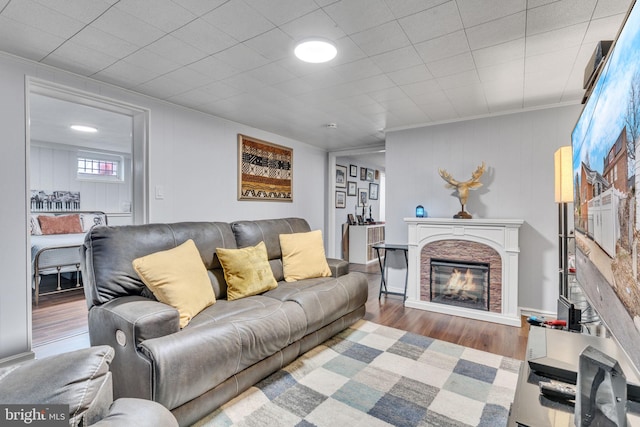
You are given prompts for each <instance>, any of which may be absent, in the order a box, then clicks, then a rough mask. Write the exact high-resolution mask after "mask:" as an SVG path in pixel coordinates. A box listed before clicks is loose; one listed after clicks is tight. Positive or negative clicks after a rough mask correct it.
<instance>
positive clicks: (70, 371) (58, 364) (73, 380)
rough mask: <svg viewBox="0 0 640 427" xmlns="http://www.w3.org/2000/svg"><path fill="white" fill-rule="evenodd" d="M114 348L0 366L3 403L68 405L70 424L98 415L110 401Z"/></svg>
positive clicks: (96, 349)
mask: <svg viewBox="0 0 640 427" xmlns="http://www.w3.org/2000/svg"><path fill="white" fill-rule="evenodd" d="M113 357H114V351H113V349H112V348H110V347H107V346H98V347H90V348H84V349H81V350H75V351H71V352H68V353H62V354H58V355H55V356H51V357H46V358H43V359H36V360H30V361H27V362H24V363H20V364H16V365H9V366H7V367H5V368H2V369H0V402H2V403H3V404H12V403H13V404H65V405H69V421H70V424H71V425H77V424H81V422H82V420H84V419H85V417H86V418H87V419H89V418H91V419H95V418H96V417H100V415H101V414H102V413H104V412H105V411H106V408H108V407H109V405H110V404H111V402H112V393H111V373H110V372H109V363H110V362H111V361H112V359H113Z"/></svg>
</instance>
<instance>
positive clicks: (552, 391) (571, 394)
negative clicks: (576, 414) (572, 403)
mask: <svg viewBox="0 0 640 427" xmlns="http://www.w3.org/2000/svg"><path fill="white" fill-rule="evenodd" d="M539 384H540V393H542V394H544V395H545V396H548V397H554V398H556V399H563V400H575V398H576V386H574V385H573V384H567V383H561V382H547V381H540V383H539Z"/></svg>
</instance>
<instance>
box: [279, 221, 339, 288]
mask: <svg viewBox="0 0 640 427" xmlns="http://www.w3.org/2000/svg"><path fill="white" fill-rule="evenodd" d="M280 248H281V249H282V268H283V270H284V280H285V281H287V282H295V281H296V280H301V279H311V278H313V277H329V276H331V269H330V268H329V264H327V258H326V256H325V254H324V244H323V243H322V232H321V231H320V230H315V231H309V232H308V233H293V234H281V235H280Z"/></svg>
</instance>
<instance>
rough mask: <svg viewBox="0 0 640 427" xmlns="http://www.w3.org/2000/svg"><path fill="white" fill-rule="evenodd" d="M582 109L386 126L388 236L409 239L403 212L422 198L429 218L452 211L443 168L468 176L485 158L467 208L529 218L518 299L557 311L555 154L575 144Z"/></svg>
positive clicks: (482, 214)
mask: <svg viewBox="0 0 640 427" xmlns="http://www.w3.org/2000/svg"><path fill="white" fill-rule="evenodd" d="M581 108H582V107H581V106H580V105H572V106H566V107H558V108H553V109H546V110H537V111H531V112H526V113H518V114H510V115H504V116H499V117H493V118H485V119H477V120H469V121H465V122H457V123H450V124H443V125H438V126H430V127H423V128H419V129H410V130H401V131H396V132H389V133H387V141H386V165H385V166H386V172H387V174H386V176H387V183H386V184H387V230H386V231H387V241H388V242H390V243H400V242H406V241H407V226H406V224H405V223H404V221H403V218H405V217H411V216H414V215H415V207H416V206H417V205H419V204H421V205H423V206H424V207H425V209H426V210H427V211H428V213H429V216H430V217H440V218H450V217H451V216H452V215H453V214H455V213H456V212H458V211H459V210H460V204H459V202H458V199H457V197H454V196H452V191H453V190H450V189H447V188H445V182H444V181H443V180H442V178H441V177H440V175H439V174H438V169H439V168H443V169H446V170H447V171H448V172H450V173H451V174H452V175H453V176H454V177H455V178H456V179H458V180H462V181H464V180H467V179H469V178H470V177H471V173H472V172H473V171H474V170H475V168H476V167H477V166H478V165H480V163H481V162H482V161H485V162H486V165H487V171H486V172H485V174H484V175H483V177H482V178H481V182H482V183H483V186H482V187H480V188H479V189H477V190H473V191H472V192H471V195H470V197H469V200H468V203H467V211H468V212H470V213H471V214H472V215H473V216H474V217H475V218H518V219H523V220H524V221H525V224H524V225H523V226H522V228H521V229H520V249H521V254H520V255H521V256H520V266H519V267H520V269H519V305H520V306H521V307H522V308H523V309H524V310H525V311H528V310H531V311H533V312H540V311H542V312H554V313H555V309H556V298H557V295H558V274H557V268H558V267H557V263H558V256H557V250H558V248H557V233H558V207H557V204H556V203H555V202H554V187H553V186H554V165H553V154H554V152H555V151H556V149H557V148H558V147H560V146H563V145H570V144H571V131H572V129H573V127H574V125H575V122H576V121H577V118H578V116H579V114H580V111H581ZM395 264H396V269H397V270H398V271H396V272H395V273H396V275H398V274H399V273H401V274H402V275H403V274H404V271H403V270H402V271H401V268H400V264H399V263H398V262H397V260H396V263H395ZM403 267H404V262H402V268H403ZM402 279H404V277H403V276H402ZM395 282H396V283H401V280H399V279H398V280H396V281H395Z"/></svg>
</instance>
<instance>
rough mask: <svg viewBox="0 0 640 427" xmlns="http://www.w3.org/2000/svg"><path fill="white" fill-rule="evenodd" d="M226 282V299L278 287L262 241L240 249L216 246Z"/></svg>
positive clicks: (246, 295) (242, 296)
mask: <svg viewBox="0 0 640 427" xmlns="http://www.w3.org/2000/svg"><path fill="white" fill-rule="evenodd" d="M216 252H217V254H218V259H220V264H222V270H223V271H224V279H225V280H226V282H227V300H229V301H232V300H234V299H240V298H244V297H250V296H251V295H257V294H261V293H262V292H266V291H268V290H269V289H274V288H276V287H278V282H276V279H275V277H273V271H271V266H270V265H269V257H268V256H267V247H266V246H265V244H264V242H260V243H258V244H257V245H255V246H249V247H247V248H242V249H225V248H216Z"/></svg>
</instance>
